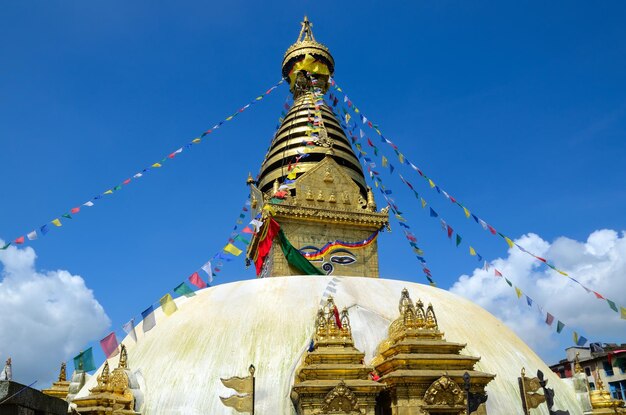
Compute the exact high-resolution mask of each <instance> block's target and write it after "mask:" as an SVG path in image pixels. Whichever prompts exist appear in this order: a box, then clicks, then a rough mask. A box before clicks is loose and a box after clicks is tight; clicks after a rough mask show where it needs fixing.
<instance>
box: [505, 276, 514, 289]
mask: <svg viewBox="0 0 626 415" xmlns="http://www.w3.org/2000/svg"><path fill="white" fill-rule="evenodd" d="M504 281H506V283H507V284H509V287H512V286H513V284H511V281H509V280H508V279H507V278H506V277H504Z"/></svg>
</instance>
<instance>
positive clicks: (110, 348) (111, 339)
mask: <svg viewBox="0 0 626 415" xmlns="http://www.w3.org/2000/svg"><path fill="white" fill-rule="evenodd" d="M118 346H119V344H118V342H117V337H116V336H115V332H114V331H112V332H111V333H110V334H108V335H107V336H106V337H105V338H104V339H102V340H100V347H101V348H102V351H103V352H104V355H105V356H106V358H107V359H110V358H111V357H113V356H115V355H117V353H118V352H119V350H118V348H117V347H118Z"/></svg>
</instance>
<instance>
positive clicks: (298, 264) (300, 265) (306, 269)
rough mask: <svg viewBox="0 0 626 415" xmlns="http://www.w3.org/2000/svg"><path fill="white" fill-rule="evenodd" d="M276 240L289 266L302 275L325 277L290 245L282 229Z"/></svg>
mask: <svg viewBox="0 0 626 415" xmlns="http://www.w3.org/2000/svg"><path fill="white" fill-rule="evenodd" d="M278 240H279V241H280V248H281V249H282V250H283V254H284V255H285V258H286V259H287V262H288V263H289V265H291V266H292V267H294V268H296V269H297V270H298V271H300V272H302V273H303V274H304V275H325V274H324V272H322V270H320V269H319V268H317V267H316V266H314V265H313V264H311V263H310V262H309V260H308V259H306V258H305V257H304V255H302V254H301V253H300V251H298V250H297V249H296V248H294V246H293V245H291V243H290V242H289V240H288V239H287V237H286V236H285V233H284V232H283V230H282V229H281V230H279V231H278Z"/></svg>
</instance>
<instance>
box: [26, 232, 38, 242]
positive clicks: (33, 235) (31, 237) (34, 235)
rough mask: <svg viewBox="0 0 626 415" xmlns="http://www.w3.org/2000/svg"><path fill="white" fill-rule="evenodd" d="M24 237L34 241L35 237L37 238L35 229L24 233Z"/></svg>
mask: <svg viewBox="0 0 626 415" xmlns="http://www.w3.org/2000/svg"><path fill="white" fill-rule="evenodd" d="M26 237H27V238H28V240H29V241H34V240H35V239H37V231H32V232H31V233H29V234H28V235H26Z"/></svg>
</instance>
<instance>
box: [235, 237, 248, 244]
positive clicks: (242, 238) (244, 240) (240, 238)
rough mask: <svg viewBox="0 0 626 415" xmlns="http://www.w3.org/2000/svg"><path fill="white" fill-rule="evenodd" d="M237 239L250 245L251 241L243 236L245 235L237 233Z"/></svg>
mask: <svg viewBox="0 0 626 415" xmlns="http://www.w3.org/2000/svg"><path fill="white" fill-rule="evenodd" d="M235 241H239V242H242V243H244V244H246V245H249V244H250V241H249V240H247V239H246V238H244V237H243V236H241V235H237V236H235Z"/></svg>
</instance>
